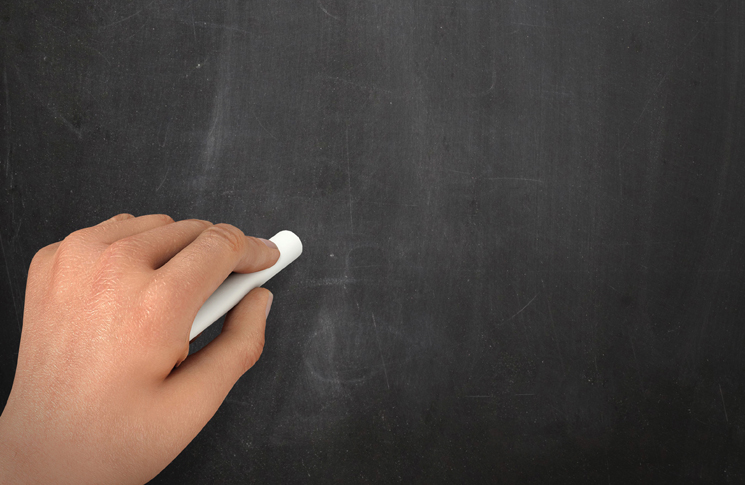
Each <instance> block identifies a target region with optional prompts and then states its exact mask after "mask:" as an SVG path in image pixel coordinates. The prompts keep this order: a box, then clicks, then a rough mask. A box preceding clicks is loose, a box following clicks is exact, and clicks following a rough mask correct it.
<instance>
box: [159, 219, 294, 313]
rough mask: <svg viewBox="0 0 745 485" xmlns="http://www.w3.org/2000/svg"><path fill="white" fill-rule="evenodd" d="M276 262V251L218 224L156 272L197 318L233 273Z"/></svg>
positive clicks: (263, 266)
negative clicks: (197, 314) (210, 297)
mask: <svg viewBox="0 0 745 485" xmlns="http://www.w3.org/2000/svg"><path fill="white" fill-rule="evenodd" d="M277 259H279V250H277V249H276V248H270V247H268V246H267V245H265V244H264V243H263V242H262V241H261V240H259V239H258V238H255V237H247V236H245V235H244V234H243V232H242V231H241V230H240V229H238V228H236V227H234V226H231V225H229V224H215V225H211V226H209V227H207V228H206V229H205V230H204V231H202V232H201V233H200V234H199V235H198V236H197V238H196V239H194V241H193V242H192V243H191V244H189V245H188V246H187V247H186V248H184V249H183V250H182V251H180V252H179V253H178V254H176V255H175V256H173V257H172V258H171V259H170V261H168V262H166V263H165V264H164V265H163V266H162V267H161V268H160V269H158V270H157V272H156V273H157V277H158V279H159V280H161V281H167V282H168V285H169V286H171V289H172V290H173V291H172V292H171V294H176V295H184V299H185V301H183V302H182V303H183V305H187V306H188V310H189V312H190V314H192V315H196V313H197V311H198V310H199V308H200V307H201V306H202V304H204V302H205V301H206V300H207V298H208V297H209V296H210V295H211V294H212V293H214V291H215V290H216V289H217V287H218V286H220V284H221V283H222V282H223V281H225V278H227V277H228V275H230V273H231V272H233V271H235V272H238V273H252V272H254V271H259V270H262V269H265V268H268V267H269V266H271V265H273V264H274V263H276V262H277ZM189 323H191V322H189Z"/></svg>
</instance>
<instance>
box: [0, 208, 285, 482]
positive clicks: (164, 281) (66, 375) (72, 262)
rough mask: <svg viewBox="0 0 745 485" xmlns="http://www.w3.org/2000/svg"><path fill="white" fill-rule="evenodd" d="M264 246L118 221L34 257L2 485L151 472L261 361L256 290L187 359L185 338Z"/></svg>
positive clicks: (143, 220)
mask: <svg viewBox="0 0 745 485" xmlns="http://www.w3.org/2000/svg"><path fill="white" fill-rule="evenodd" d="M263 241H265V240H263ZM270 245H271V246H270ZM272 246H274V244H273V243H271V242H269V241H267V242H262V240H260V239H258V238H253V237H247V236H244V234H243V233H242V232H241V231H240V230H239V229H237V228H235V227H233V226H231V225H228V224H214V225H213V224H212V223H210V222H207V221H201V220H196V219H190V220H183V221H178V222H174V221H173V219H171V218H170V217H169V216H166V215H162V214H155V215H146V216H141V217H133V216H132V215H130V214H119V215H118V216H115V217H113V218H112V219H109V220H107V221H104V222H102V223H100V224H98V225H96V226H93V227H89V228H85V229H81V230H78V231H75V232H73V233H72V234H70V235H69V236H67V237H66V238H65V239H64V240H63V241H60V242H57V243H55V244H51V245H49V246H46V247H44V248H42V249H41V250H40V251H39V252H38V253H36V255H35V256H34V258H33V260H32V261H31V266H30V268H29V273H28V281H27V285H26V304H25V309H24V315H23V330H22V334H21V342H20V348H19V352H18V366H17V369H16V374H15V380H14V382H13V388H12V390H11V393H10V397H9V398H8V402H7V405H6V407H5V410H4V411H3V414H2V416H0V483H4V482H3V480H5V481H7V483H75V484H86V483H106V484H113V483H117V484H119V483H145V482H147V481H148V480H150V479H152V478H153V477H154V476H156V475H157V474H158V473H159V472H160V471H161V470H162V469H163V468H165V467H166V466H167V465H168V464H169V463H170V462H171V461H172V460H173V459H174V458H175V457H176V456H177V455H178V454H179V453H180V452H181V451H182V450H183V449H184V448H185V447H186V445H187V444H188V443H189V442H190V441H191V440H192V439H193V438H194V437H195V436H196V435H197V433H199V431H200V430H201V429H202V428H203V427H204V425H205V424H207V422H208V421H209V420H210V419H211V418H212V416H213V415H214V414H215V412H216V411H217V408H218V407H219V406H220V404H221V403H222V401H223V400H224V399H225V397H226V395H227V394H228V392H229V391H230V389H231V388H232V387H233V385H234V384H235V382H236V381H237V380H238V378H239V377H240V376H241V375H242V374H243V373H244V372H246V371H247V370H248V369H249V368H251V367H252V366H253V365H254V363H255V362H256V361H257V360H258V358H259V356H260V355H261V352H262V349H263V345H264V327H265V323H266V317H267V315H268V314H269V308H270V306H271V302H272V298H273V296H272V294H271V292H269V290H267V289H265V288H256V289H254V290H253V291H251V292H250V293H249V294H248V295H246V296H245V297H244V298H243V300H241V302H240V303H238V305H236V306H235V307H234V308H233V309H232V310H231V311H230V312H229V313H228V314H227V316H226V318H225V323H224V325H223V329H222V332H221V333H220V335H219V336H218V337H217V338H215V339H214V340H213V341H212V342H210V343H209V344H208V345H207V346H206V347H204V348H203V349H202V350H200V351H199V352H196V353H194V354H192V355H190V356H189V355H188V354H189V331H190V329H191V323H192V321H193V320H194V317H195V315H196V314H197V311H198V310H199V308H200V307H201V306H202V304H203V303H204V301H205V300H206V299H207V298H208V297H209V296H210V295H211V294H212V293H213V292H214V291H215V289H217V287H218V286H219V285H220V284H221V283H222V281H223V280H224V279H225V278H226V277H227V276H228V275H229V274H230V273H231V272H233V271H235V272H239V273H251V272H254V271H258V270H261V269H264V268H268V267H269V266H271V265H273V264H274V263H275V262H276V261H277V259H278V258H279V251H278V250H277V249H276V246H274V247H272ZM187 356H188V358H187ZM179 364H180V365H179Z"/></svg>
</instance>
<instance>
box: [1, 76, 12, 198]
mask: <svg viewBox="0 0 745 485" xmlns="http://www.w3.org/2000/svg"><path fill="white" fill-rule="evenodd" d="M3 86H4V87H5V118H6V119H5V177H8V176H9V173H10V132H11V127H12V125H11V117H10V88H9V87H8V70H7V64H6V63H3ZM8 185H11V186H12V185H13V181H12V179H10V180H9V184H8Z"/></svg>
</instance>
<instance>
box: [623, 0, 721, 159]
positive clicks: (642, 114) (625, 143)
mask: <svg viewBox="0 0 745 485" xmlns="http://www.w3.org/2000/svg"><path fill="white" fill-rule="evenodd" d="M725 3H727V2H726V1H725V2H722V3H721V4H720V5H719V7H717V9H716V10H715V11H714V13H713V14H711V15H710V16H709V18H708V19H706V21H705V22H704V25H702V26H701V28H700V29H698V30H697V31H696V33H695V34H693V37H691V40H689V41H688V43H687V44H686V45H685V46H683V49H682V50H681V51H680V53H679V54H678V56H677V57H676V58H675V60H674V61H673V62H672V64H671V65H670V66H669V67H668V68H667V69H666V70H665V72H664V73H663V74H662V78H661V79H660V82H658V83H657V86H656V87H655V88H654V89H653V90H652V94H650V95H649V97H648V98H647V102H646V103H644V106H643V107H642V111H641V113H639V116H638V117H637V118H636V120H635V121H634V122H633V123H632V124H631V130H630V131H629V134H628V135H626V141H625V142H624V144H623V146H622V147H621V149H620V150H619V153H620V152H621V151H622V150H623V149H624V148H626V146H627V145H628V144H629V142H630V141H631V136H632V135H633V134H634V132H635V131H636V128H637V126H639V122H640V121H641V119H642V117H643V116H644V113H646V112H647V109H648V108H649V103H650V102H652V99H654V97H655V96H656V95H657V92H658V91H659V90H660V88H661V87H662V84H663V83H664V82H665V80H666V79H667V77H668V76H669V75H670V73H671V72H672V71H673V69H675V67H676V66H677V65H678V61H679V60H680V58H681V57H683V54H685V52H686V51H687V50H688V47H690V45H691V44H693V41H694V40H696V38H698V36H699V35H700V34H701V32H703V31H704V29H706V27H708V26H709V24H710V23H711V21H712V19H713V18H714V17H715V16H716V14H718V13H719V11H720V10H721V9H722V7H723V6H724V4H725Z"/></svg>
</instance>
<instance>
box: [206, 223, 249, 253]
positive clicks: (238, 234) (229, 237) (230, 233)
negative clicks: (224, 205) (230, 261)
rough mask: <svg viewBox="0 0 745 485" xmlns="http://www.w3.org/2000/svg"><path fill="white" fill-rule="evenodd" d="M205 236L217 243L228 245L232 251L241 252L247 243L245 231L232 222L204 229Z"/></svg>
mask: <svg viewBox="0 0 745 485" xmlns="http://www.w3.org/2000/svg"><path fill="white" fill-rule="evenodd" d="M204 236H205V237H206V238H207V239H208V240H210V241H214V242H215V243H216V244H219V245H222V246H223V247H226V248H227V249H228V250H230V251H231V252H236V253H237V252H240V251H242V250H243V248H244V246H245V244H246V237H245V235H244V234H243V231H241V230H240V229H238V228H237V227H235V226H233V225H230V224H224V223H220V224H215V225H212V226H209V227H208V228H207V229H205V231H204Z"/></svg>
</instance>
